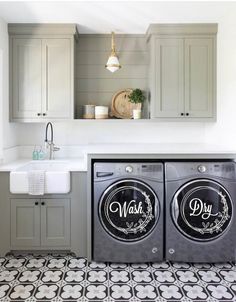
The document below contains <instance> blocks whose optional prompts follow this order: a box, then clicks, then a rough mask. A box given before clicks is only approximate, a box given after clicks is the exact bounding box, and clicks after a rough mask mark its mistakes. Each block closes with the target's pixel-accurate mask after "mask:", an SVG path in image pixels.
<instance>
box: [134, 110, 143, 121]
mask: <svg viewBox="0 0 236 302" xmlns="http://www.w3.org/2000/svg"><path fill="white" fill-rule="evenodd" d="M141 113H142V110H141V109H133V119H134V120H139V119H141Z"/></svg>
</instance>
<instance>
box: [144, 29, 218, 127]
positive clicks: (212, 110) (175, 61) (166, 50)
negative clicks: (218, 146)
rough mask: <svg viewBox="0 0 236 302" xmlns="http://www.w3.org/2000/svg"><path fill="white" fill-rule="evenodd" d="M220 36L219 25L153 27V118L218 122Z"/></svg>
mask: <svg viewBox="0 0 236 302" xmlns="http://www.w3.org/2000/svg"><path fill="white" fill-rule="evenodd" d="M216 32H217V25H216V24H182V25H178V24H173V25H170V24H166V25H152V26H150V28H149V31H148V45H149V51H150V64H149V71H150V73H149V91H150V116H151V118H154V119H160V120H168V121H171V120H173V121H178V120H179V121H187V120H189V121H191V120H192V121H196V120H198V121H203V120H205V121H206V120H209V121H214V120H215V119H216Z"/></svg>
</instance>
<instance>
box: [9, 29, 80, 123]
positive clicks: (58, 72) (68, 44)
mask: <svg viewBox="0 0 236 302" xmlns="http://www.w3.org/2000/svg"><path fill="white" fill-rule="evenodd" d="M9 33H10V120H11V121H16V122H17V121H20V122H35V121H36V122H37V121H39V122H40V121H41V122H42V121H45V120H47V119H50V120H51V119H55V120H58V119H72V118H73V117H74V56H75V54H74V48H75V39H74V34H75V33H76V27H75V26H71V27H70V28H69V29H68V30H67V31H66V34H63V28H61V27H60V28H57V27H56V26H55V27H54V28H53V29H52V28H51V27H50V26H49V25H38V27H37V29H35V27H34V26H33V25H31V24H29V25H25V24H24V25H19V24H18V25H17V26H16V25H14V24H13V25H11V24H10V25H9Z"/></svg>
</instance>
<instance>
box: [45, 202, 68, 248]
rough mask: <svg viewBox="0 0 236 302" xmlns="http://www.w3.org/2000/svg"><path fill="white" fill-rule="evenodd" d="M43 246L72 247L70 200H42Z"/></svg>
mask: <svg viewBox="0 0 236 302" xmlns="http://www.w3.org/2000/svg"><path fill="white" fill-rule="evenodd" d="M42 202H43V203H44V205H41V245H42V246H45V247H46V246H62V247H63V246H70V200H69V199H42Z"/></svg>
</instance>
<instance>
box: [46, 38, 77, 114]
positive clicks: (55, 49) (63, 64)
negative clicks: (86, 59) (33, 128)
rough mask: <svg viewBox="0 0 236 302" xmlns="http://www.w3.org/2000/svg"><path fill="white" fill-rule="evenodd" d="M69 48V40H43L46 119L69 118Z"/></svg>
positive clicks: (70, 109)
mask: <svg viewBox="0 0 236 302" xmlns="http://www.w3.org/2000/svg"><path fill="white" fill-rule="evenodd" d="M71 47H72V46H71V40H70V39H43V50H44V51H43V54H44V57H43V62H44V64H43V66H44V68H45V72H44V73H43V74H44V76H45V78H44V88H45V89H44V92H45V94H44V102H43V112H44V113H46V118H69V117H71V111H72V106H71V103H72V88H71V87H72V86H71V85H72V76H71V72H72V71H71V68H72V56H71Z"/></svg>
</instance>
